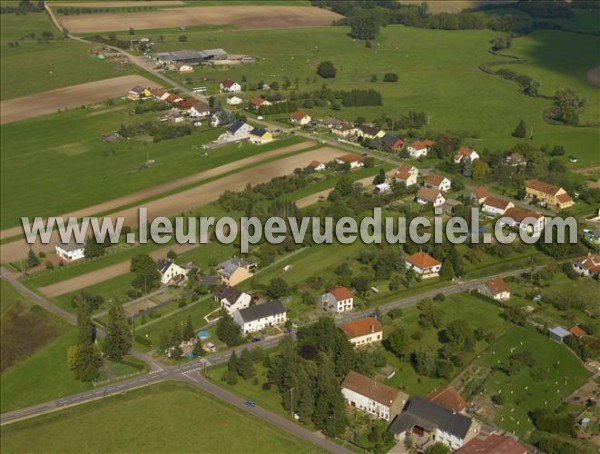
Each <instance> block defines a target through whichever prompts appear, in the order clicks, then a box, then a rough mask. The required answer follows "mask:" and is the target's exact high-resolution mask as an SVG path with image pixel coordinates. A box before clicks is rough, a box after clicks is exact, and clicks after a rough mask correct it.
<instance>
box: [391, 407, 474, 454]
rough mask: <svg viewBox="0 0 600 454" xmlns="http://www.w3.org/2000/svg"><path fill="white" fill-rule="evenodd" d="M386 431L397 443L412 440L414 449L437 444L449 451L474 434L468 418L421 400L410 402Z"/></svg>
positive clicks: (458, 446)
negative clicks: (428, 444) (432, 443)
mask: <svg viewBox="0 0 600 454" xmlns="http://www.w3.org/2000/svg"><path fill="white" fill-rule="evenodd" d="M388 430H389V431H390V432H392V433H393V434H394V436H395V438H396V439H397V440H399V441H400V440H405V439H415V441H416V444H418V445H423V444H425V443H427V442H429V441H431V442H441V443H444V444H446V445H448V447H450V449H451V450H455V449H458V448H460V447H461V446H463V444H464V443H465V442H466V441H469V440H470V439H471V438H473V437H474V436H475V432H476V429H475V427H474V424H473V421H472V420H471V418H469V417H467V416H465V415H463V414H460V413H455V412H453V411H451V410H448V409H446V408H443V407H441V406H439V405H437V404H435V403H433V402H429V401H428V400H425V399H423V398H421V397H413V398H412V399H410V401H409V402H408V404H407V405H406V407H405V408H404V410H402V413H400V414H399V415H398V416H397V417H396V419H394V421H393V422H392V424H391V425H390V427H389V429H388Z"/></svg>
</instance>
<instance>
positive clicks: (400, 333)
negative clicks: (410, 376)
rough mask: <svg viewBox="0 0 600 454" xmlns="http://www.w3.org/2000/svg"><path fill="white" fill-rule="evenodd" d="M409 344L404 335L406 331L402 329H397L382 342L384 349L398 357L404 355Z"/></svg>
mask: <svg viewBox="0 0 600 454" xmlns="http://www.w3.org/2000/svg"><path fill="white" fill-rule="evenodd" d="M409 344H410V340H409V339H408V334H406V331H405V330H404V328H402V327H398V328H396V329H395V330H394V331H392V332H391V333H390V334H389V336H388V337H387V339H386V340H385V342H384V346H385V348H386V349H388V350H389V351H391V352H392V353H393V354H395V355H396V356H398V357H403V356H405V355H406V348H407V347H408V346H409Z"/></svg>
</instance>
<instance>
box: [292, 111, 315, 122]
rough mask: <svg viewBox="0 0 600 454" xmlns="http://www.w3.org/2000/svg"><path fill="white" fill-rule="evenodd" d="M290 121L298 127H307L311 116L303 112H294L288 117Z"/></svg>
mask: <svg viewBox="0 0 600 454" xmlns="http://www.w3.org/2000/svg"><path fill="white" fill-rule="evenodd" d="M290 119H291V120H292V123H295V124H297V125H300V126H304V125H307V124H309V123H310V121H311V120H312V118H311V116H310V115H308V114H307V113H306V112H304V111H303V110H297V111H295V112H292V113H291V115H290Z"/></svg>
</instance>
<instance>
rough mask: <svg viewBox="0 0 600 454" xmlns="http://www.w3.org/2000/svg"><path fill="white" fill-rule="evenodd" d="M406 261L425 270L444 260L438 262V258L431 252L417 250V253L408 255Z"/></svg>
mask: <svg viewBox="0 0 600 454" xmlns="http://www.w3.org/2000/svg"><path fill="white" fill-rule="evenodd" d="M406 261H407V262H408V263H410V264H411V265H414V266H416V267H417V268H420V269H422V270H425V269H427V268H433V267H434V266H438V265H441V264H442V262H438V261H437V260H436V259H434V258H433V257H432V256H430V255H429V254H426V253H425V252H417V253H416V254H413V255H411V256H408V257H406Z"/></svg>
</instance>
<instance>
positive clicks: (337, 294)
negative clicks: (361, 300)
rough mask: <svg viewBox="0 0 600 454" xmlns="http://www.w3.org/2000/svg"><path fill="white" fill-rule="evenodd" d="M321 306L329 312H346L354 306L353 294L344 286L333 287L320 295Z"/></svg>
mask: <svg viewBox="0 0 600 454" xmlns="http://www.w3.org/2000/svg"><path fill="white" fill-rule="evenodd" d="M321 307H322V308H323V309H325V310H327V311H329V312H336V313H340V312H348V311H351V310H352V309H353V307H354V295H352V292H351V291H350V290H348V289H347V288H346V287H334V288H332V289H331V290H329V292H328V293H325V294H324V295H321Z"/></svg>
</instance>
